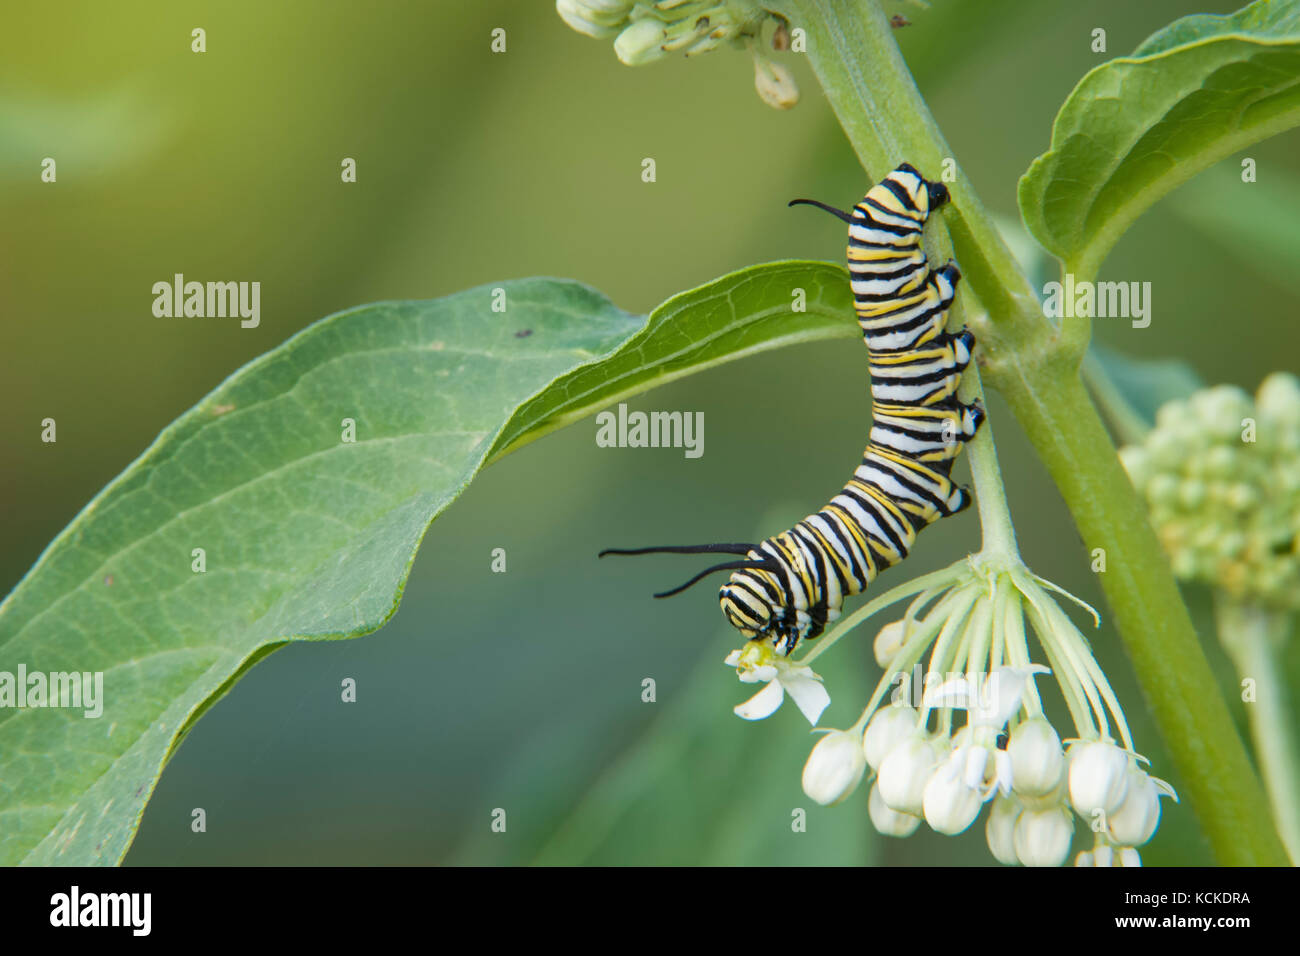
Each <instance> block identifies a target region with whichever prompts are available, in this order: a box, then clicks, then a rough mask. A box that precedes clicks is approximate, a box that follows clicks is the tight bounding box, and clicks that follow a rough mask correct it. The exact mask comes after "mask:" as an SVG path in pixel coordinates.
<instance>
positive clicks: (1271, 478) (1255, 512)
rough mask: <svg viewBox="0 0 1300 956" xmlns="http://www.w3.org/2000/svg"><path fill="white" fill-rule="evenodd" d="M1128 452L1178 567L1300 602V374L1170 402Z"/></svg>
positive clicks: (1261, 599)
mask: <svg viewBox="0 0 1300 956" xmlns="http://www.w3.org/2000/svg"><path fill="white" fill-rule="evenodd" d="M1246 419H1249V420H1250V421H1252V422H1254V427H1253V429H1251V430H1249V431H1247V430H1246V428H1245V426H1243V425H1242V422H1243V420H1246ZM1252 432H1253V433H1252ZM1248 439H1250V440H1248ZM1120 456H1121V461H1122V462H1123V464H1124V466H1125V467H1126V468H1127V469H1128V471H1129V475H1130V476H1131V477H1132V479H1133V485H1134V487H1135V488H1136V489H1137V490H1138V492H1139V494H1141V495H1142V496H1143V497H1144V498H1145V499H1146V503H1147V507H1148V510H1149V511H1150V515H1151V521H1152V524H1153V525H1154V526H1155V529H1156V533H1157V535H1158V536H1159V538H1160V542H1161V544H1162V546H1163V547H1164V549H1165V551H1166V552H1167V553H1168V554H1169V559H1170V564H1171V566H1172V567H1173V570H1174V573H1175V574H1176V575H1177V576H1178V577H1180V578H1183V579H1185V580H1197V581H1202V582H1205V583H1208V584H1210V585H1212V586H1214V587H1216V588H1218V589H1219V590H1220V591H1222V592H1224V593H1225V594H1226V595H1227V596H1228V597H1230V598H1231V599H1233V600H1235V601H1239V602H1246V603H1254V604H1260V605H1263V606H1265V607H1272V608H1275V609H1283V610H1293V609H1297V608H1300V554H1298V553H1297V548H1296V544H1297V533H1300V379H1297V377H1296V376H1294V375H1290V374H1287V373H1276V374H1273V375H1270V376H1269V377H1268V378H1266V379H1265V380H1264V381H1263V382H1262V383H1261V384H1260V387H1259V391H1258V393H1257V396H1256V398H1255V399H1254V400H1253V401H1252V399H1251V397H1250V396H1249V395H1247V394H1246V393H1245V392H1243V391H1242V390H1241V389H1239V388H1236V387H1234V386H1218V387H1215V388H1208V389H1202V390H1201V391H1199V392H1196V393H1195V394H1194V395H1192V396H1191V397H1190V398H1188V399H1187V400H1186V401H1173V402H1167V403H1166V404H1165V405H1164V406H1162V407H1161V409H1160V411H1159V412H1158V413H1157V415H1156V426H1155V428H1154V429H1153V430H1152V431H1151V432H1150V434H1148V435H1147V437H1146V438H1145V440H1144V441H1143V442H1142V444H1141V445H1139V446H1133V447H1130V448H1126V449H1123V450H1122V451H1121V453H1120Z"/></svg>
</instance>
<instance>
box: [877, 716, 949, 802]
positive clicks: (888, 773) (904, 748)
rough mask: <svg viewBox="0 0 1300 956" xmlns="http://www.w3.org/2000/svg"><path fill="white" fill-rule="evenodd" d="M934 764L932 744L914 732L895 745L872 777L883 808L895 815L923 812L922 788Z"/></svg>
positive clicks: (923, 795) (923, 792)
mask: <svg viewBox="0 0 1300 956" xmlns="http://www.w3.org/2000/svg"><path fill="white" fill-rule="evenodd" d="M936 763H938V756H937V755H936V753H935V748H934V743H933V742H932V741H931V740H930V739H929V738H928V737H926V736H924V735H923V734H919V733H914V734H913V735H912V736H911V737H908V738H907V739H905V740H902V741H900V742H899V743H897V744H895V745H894V748H893V749H892V750H890V751H889V753H888V754H887V755H886V756H885V759H884V761H882V762H881V764H880V772H879V775H878V776H877V778H876V783H877V785H878V786H879V787H880V798H881V799H882V800H884V801H885V806H887V807H889V808H890V809H891V810H896V811H897V812H899V813H911V814H914V815H916V816H920V815H921V814H922V813H924V812H925V807H924V799H925V785H926V783H927V782H928V781H929V779H930V775H931V774H932V773H933V772H934V767H935V764H936Z"/></svg>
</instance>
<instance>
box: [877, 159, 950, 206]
mask: <svg viewBox="0 0 1300 956" xmlns="http://www.w3.org/2000/svg"><path fill="white" fill-rule="evenodd" d="M885 179H887V180H893V181H894V182H895V183H897V184H898V185H899V186H901V187H902V188H903V190H904V191H905V192H906V193H907V195H908V197H909V198H910V199H911V200H912V204H913V205H914V206H916V209H917V211H918V212H919V213H921V215H922V216H928V215H929V214H930V213H932V212H934V210H936V209H938V208H939V207H940V206H942V205H944V204H945V203H947V202H948V200H950V199H951V198H952V197H951V195H950V194H949V193H948V187H947V186H945V185H944V184H943V183H941V182H930V181H929V180H928V179H926V178H925V177H924V176H922V175H921V174H920V173H918V172H917V171H916V168H915V167H914V166H912V165H911V164H910V163H900V164H899V165H898V168H896V169H895V170H894V171H893V172H892V173H890V174H889V175H888V176H886V177H885Z"/></svg>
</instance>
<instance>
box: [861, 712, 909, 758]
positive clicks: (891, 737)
mask: <svg viewBox="0 0 1300 956" xmlns="http://www.w3.org/2000/svg"><path fill="white" fill-rule="evenodd" d="M918 720H919V715H918V714H917V712H916V711H915V710H913V709H912V708H911V707H909V706H908V705H907V704H890V705H889V706H888V707H882V708H881V709H880V710H878V711H876V713H875V714H874V715H873V716H872V718H871V722H870V723H868V724H867V729H866V732H865V733H864V734H863V735H862V753H863V755H864V756H865V757H866V758H867V763H868V764H870V765H871V769H872V770H879V769H880V765H881V763H883V762H884V760H885V757H887V756H888V755H889V752H890V751H891V750H893V749H894V746H895V745H896V744H898V743H899V742H901V741H902V740H904V739H906V738H907V737H910V736H912V734H914V733H915V732H916V727H917V723H918Z"/></svg>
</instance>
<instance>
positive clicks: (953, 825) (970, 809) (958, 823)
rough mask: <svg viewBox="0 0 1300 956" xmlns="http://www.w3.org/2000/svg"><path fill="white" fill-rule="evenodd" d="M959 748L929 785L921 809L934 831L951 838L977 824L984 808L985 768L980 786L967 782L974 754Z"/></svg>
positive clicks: (928, 781)
mask: <svg viewBox="0 0 1300 956" xmlns="http://www.w3.org/2000/svg"><path fill="white" fill-rule="evenodd" d="M963 750H964V748H958V749H956V750H954V751H953V752H952V753H950V754H949V755H948V759H946V760H945V761H943V763H941V764H939V766H938V767H937V768H935V771H934V772H933V773H932V774H930V779H929V780H927V781H926V783H925V791H924V793H923V794H922V798H921V809H922V811H923V812H924V813H925V822H926V823H928V824H930V827H931V829H933V830H935V831H936V832H938V833H946V834H948V835H949V836H952V835H955V834H958V833H961V832H962V831H963V830H965V829H966V828H967V827H968V826H970V825H971V824H972V823H974V822H975V818H976V817H977V816H979V814H980V809H981V808H982V807H983V806H984V793H985V791H984V787H983V782H984V781H983V769H982V768H981V770H980V780H979V782H978V784H977V785H976V786H971V785H970V783H968V782H967V766H968V763H969V762H970V760H969V758H970V757H974V756H975V753H974V752H969V753H963Z"/></svg>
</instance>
